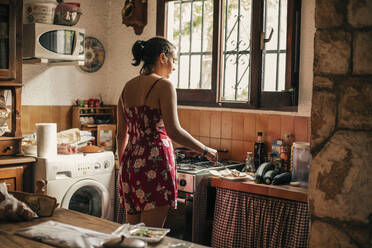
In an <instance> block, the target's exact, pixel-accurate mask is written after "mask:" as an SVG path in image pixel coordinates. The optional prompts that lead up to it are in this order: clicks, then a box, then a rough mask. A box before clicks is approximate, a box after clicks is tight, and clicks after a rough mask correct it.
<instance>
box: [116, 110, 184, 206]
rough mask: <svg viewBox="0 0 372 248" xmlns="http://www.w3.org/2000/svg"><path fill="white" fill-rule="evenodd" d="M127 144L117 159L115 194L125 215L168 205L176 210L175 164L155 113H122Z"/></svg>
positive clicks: (167, 139)
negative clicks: (117, 185)
mask: <svg viewBox="0 0 372 248" xmlns="http://www.w3.org/2000/svg"><path fill="white" fill-rule="evenodd" d="M124 111H125V113H124V118H125V120H126V122H127V123H128V135H129V140H128V144H127V146H126V148H125V152H124V154H123V157H122V158H120V171H119V193H120V196H121V200H122V201H121V204H122V206H123V207H124V208H125V209H126V210H127V211H128V212H129V213H138V212H140V211H146V210H150V209H153V208H156V207H159V206H164V205H169V206H170V207H171V208H176V202H177V201H176V198H177V183H176V182H177V181H176V161H175V159H174V150H173V146H172V142H171V140H170V139H169V137H168V136H167V133H166V131H165V127H164V122H163V119H162V116H161V113H160V111H159V110H158V109H155V108H151V107H148V106H145V105H143V106H139V107H130V108H125V109H124Z"/></svg>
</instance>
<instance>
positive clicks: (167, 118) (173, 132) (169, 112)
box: [159, 80, 218, 161]
mask: <svg viewBox="0 0 372 248" xmlns="http://www.w3.org/2000/svg"><path fill="white" fill-rule="evenodd" d="M159 83H160V82H159ZM159 88H160V87H159ZM160 90H161V93H160V109H161V113H162V116H163V120H164V125H165V130H166V131H167V134H168V136H169V137H170V138H171V139H172V140H173V141H174V142H176V143H178V144H180V145H183V146H185V147H188V148H191V149H193V150H195V151H197V152H199V153H202V154H203V153H204V152H205V151H206V152H207V154H206V157H207V158H208V159H209V160H211V161H217V159H218V154H217V151H216V150H215V149H213V148H209V147H206V146H205V145H203V144H202V143H201V142H200V141H198V140H197V139H195V138H194V137H192V136H191V135H190V134H189V133H188V132H187V131H186V130H185V129H183V128H182V127H181V125H180V123H179V120H178V114H177V93H176V89H175V88H174V86H173V85H172V83H171V82H170V81H168V80H162V82H161V89H160Z"/></svg>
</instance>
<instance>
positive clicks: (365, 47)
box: [353, 1, 372, 75]
mask: <svg viewBox="0 0 372 248" xmlns="http://www.w3.org/2000/svg"><path fill="white" fill-rule="evenodd" d="M371 2H372V1H371ZM370 19H371V20H372V17H371V18H370ZM353 73H354V74H369V75H372V31H358V32H355V34H354V45H353Z"/></svg>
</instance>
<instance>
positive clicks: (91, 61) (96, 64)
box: [80, 37, 105, 72]
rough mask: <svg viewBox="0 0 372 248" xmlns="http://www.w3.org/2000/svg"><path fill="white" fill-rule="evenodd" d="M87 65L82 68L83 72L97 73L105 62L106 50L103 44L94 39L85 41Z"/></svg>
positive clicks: (88, 38)
mask: <svg viewBox="0 0 372 248" xmlns="http://www.w3.org/2000/svg"><path fill="white" fill-rule="evenodd" d="M84 47H85V48H84V49H85V64H84V65H82V66H80V68H81V69H82V70H83V71H86V72H96V71H98V70H99V69H100V68H101V67H102V65H103V62H105V49H104V48H103V45H102V43H101V42H100V41H99V40H97V39H96V38H93V37H86V38H85V40H84Z"/></svg>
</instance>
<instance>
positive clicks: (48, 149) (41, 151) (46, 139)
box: [36, 123, 57, 158]
mask: <svg viewBox="0 0 372 248" xmlns="http://www.w3.org/2000/svg"><path fill="white" fill-rule="evenodd" d="M36 135H37V137H36V138H37V156H38V157H41V158H50V157H54V156H57V124H56V123H36Z"/></svg>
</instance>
